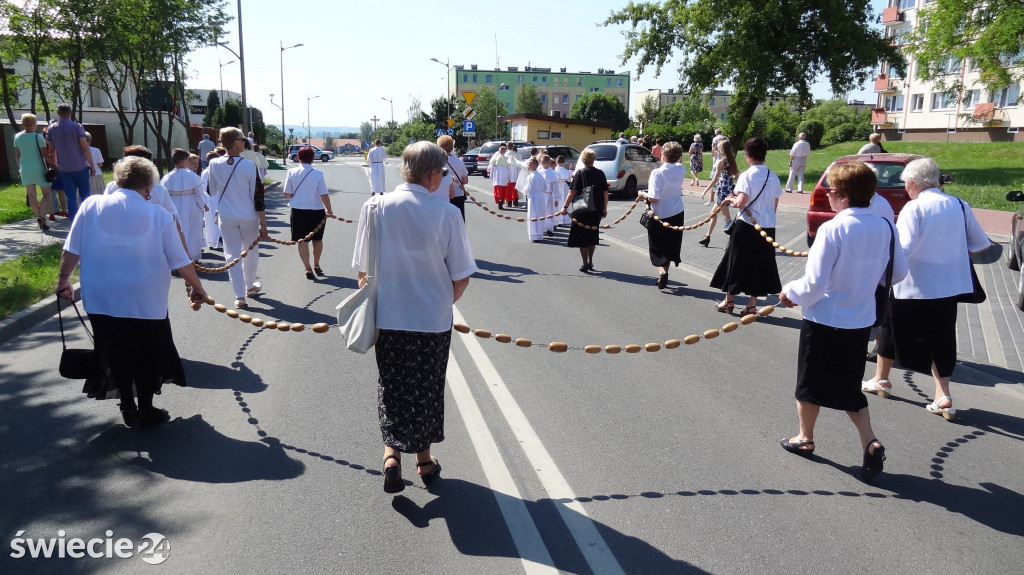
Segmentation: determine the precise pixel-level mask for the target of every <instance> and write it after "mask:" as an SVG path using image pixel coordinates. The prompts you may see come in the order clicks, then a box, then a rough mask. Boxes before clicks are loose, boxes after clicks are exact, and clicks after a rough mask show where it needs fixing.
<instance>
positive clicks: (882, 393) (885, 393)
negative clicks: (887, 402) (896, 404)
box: [860, 379, 892, 399]
mask: <svg viewBox="0 0 1024 575" xmlns="http://www.w3.org/2000/svg"><path fill="white" fill-rule="evenodd" d="M883 383H888V384H889V387H883V386H882V384H883ZM860 390H861V391H866V392H868V393H874V394H876V395H878V397H881V398H883V399H886V398H888V397H889V396H890V395H892V393H891V392H892V384H891V383H889V380H888V379H880V380H878V381H871V380H870V379H869V380H867V381H865V382H863V384H862V385H861V386H860Z"/></svg>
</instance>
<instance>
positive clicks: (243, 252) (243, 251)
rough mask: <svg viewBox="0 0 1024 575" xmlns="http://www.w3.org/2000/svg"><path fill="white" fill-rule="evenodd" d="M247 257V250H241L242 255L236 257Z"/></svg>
mask: <svg viewBox="0 0 1024 575" xmlns="http://www.w3.org/2000/svg"><path fill="white" fill-rule="evenodd" d="M247 255H249V250H242V253H240V254H238V257H240V258H244V257H245V256H247Z"/></svg>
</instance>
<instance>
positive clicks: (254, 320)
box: [249, 317, 263, 327]
mask: <svg viewBox="0 0 1024 575" xmlns="http://www.w3.org/2000/svg"><path fill="white" fill-rule="evenodd" d="M249 323H251V324H252V325H254V326H256V327H263V320H262V319H260V318H258V317H254V318H252V321H251V322H249Z"/></svg>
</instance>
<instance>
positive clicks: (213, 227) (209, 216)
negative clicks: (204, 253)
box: [203, 194, 220, 248]
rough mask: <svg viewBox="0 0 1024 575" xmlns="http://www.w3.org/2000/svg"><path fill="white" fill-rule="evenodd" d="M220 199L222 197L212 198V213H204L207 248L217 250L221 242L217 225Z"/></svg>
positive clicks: (214, 196) (217, 195)
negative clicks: (218, 243)
mask: <svg viewBox="0 0 1024 575" xmlns="http://www.w3.org/2000/svg"><path fill="white" fill-rule="evenodd" d="M219 199H220V195H219V194H216V195H212V196H210V200H209V202H210V203H209V204H207V205H209V206H210V211H208V212H204V216H203V217H204V222H205V224H206V230H205V233H204V235H205V239H206V247H208V248H215V247H217V242H218V241H220V226H219V225H217V201H218V200H219Z"/></svg>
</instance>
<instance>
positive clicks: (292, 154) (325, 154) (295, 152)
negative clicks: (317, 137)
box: [288, 144, 334, 162]
mask: <svg viewBox="0 0 1024 575" xmlns="http://www.w3.org/2000/svg"><path fill="white" fill-rule="evenodd" d="M305 147H307V146H306V144H292V145H291V146H289V147H288V159H289V160H291V161H293V162H297V161H299V149H300V148H305ZM309 147H310V148H313V157H314V158H320V161H321V162H326V161H327V160H330V159H332V158H334V152H332V151H330V150H321V149H320V148H318V147H316V146H309Z"/></svg>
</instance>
